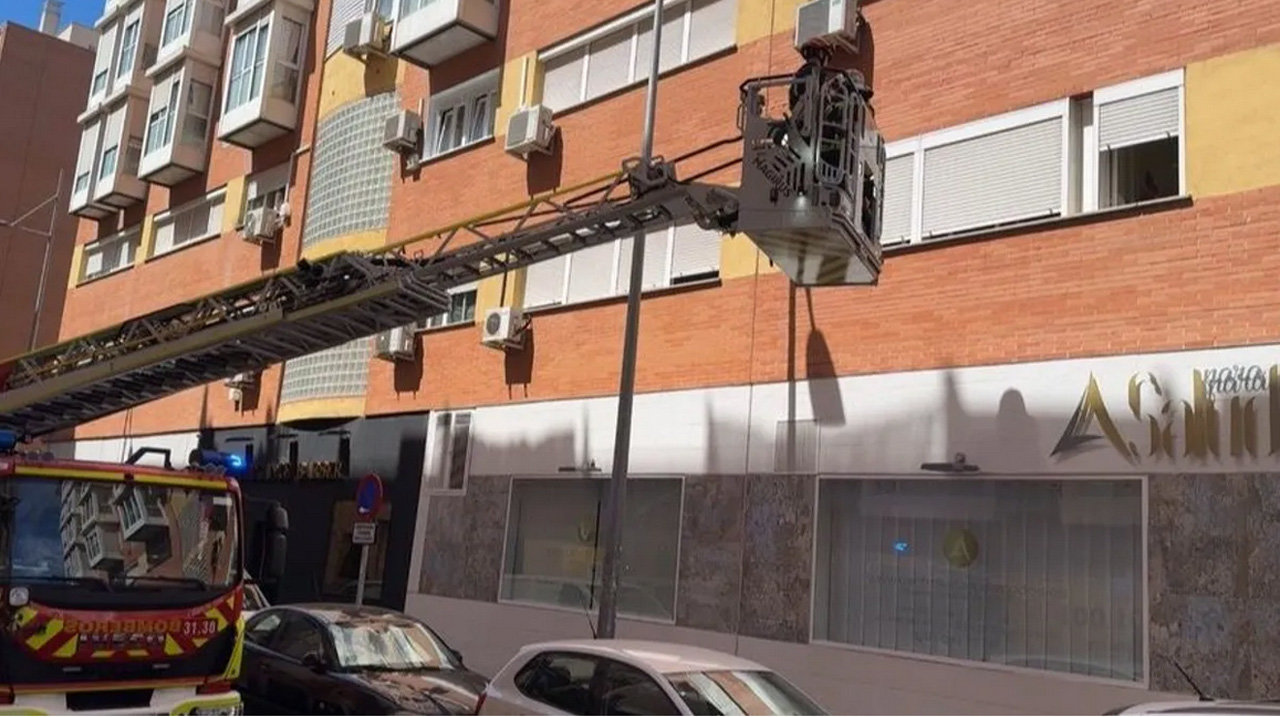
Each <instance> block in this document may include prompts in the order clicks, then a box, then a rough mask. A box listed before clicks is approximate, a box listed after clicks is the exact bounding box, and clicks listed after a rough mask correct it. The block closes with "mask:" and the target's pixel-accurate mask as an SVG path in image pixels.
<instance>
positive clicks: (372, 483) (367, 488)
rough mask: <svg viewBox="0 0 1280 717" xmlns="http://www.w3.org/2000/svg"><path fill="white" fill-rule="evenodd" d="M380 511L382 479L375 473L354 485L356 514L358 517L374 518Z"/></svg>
mask: <svg viewBox="0 0 1280 717" xmlns="http://www.w3.org/2000/svg"><path fill="white" fill-rule="evenodd" d="M380 510H382V479H381V478H379V477H378V474H377V473H370V474H369V475H367V476H365V477H363V478H361V479H360V482H359V483H357V484H356V512H357V513H359V514H360V517H362V518H364V517H370V516H373V517H376V516H377V515H378V511H380Z"/></svg>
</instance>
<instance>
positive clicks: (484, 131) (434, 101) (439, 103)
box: [428, 70, 498, 156]
mask: <svg viewBox="0 0 1280 717" xmlns="http://www.w3.org/2000/svg"><path fill="white" fill-rule="evenodd" d="M497 101H498V71H497V70H493V71H491V72H487V73H485V74H484V75H481V76H480V77H477V78H475V79H473V80H469V81H467V82H465V83H463V84H461V85H458V86H456V87H451V88H449V89H447V90H445V91H443V92H440V93H437V94H435V95H433V96H432V97H431V110H430V111H431V126H430V127H429V128H428V132H429V134H428V136H429V137H431V138H432V143H431V154H432V156H435V155H440V154H444V153H446V152H451V151H453V150H455V149H459V148H461V147H465V146H467V145H471V144H475V143H476V142H482V141H484V140H486V139H488V138H490V137H492V136H493V113H494V107H495V105H496V104H497Z"/></svg>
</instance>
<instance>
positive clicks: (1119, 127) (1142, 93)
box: [1091, 70, 1183, 209]
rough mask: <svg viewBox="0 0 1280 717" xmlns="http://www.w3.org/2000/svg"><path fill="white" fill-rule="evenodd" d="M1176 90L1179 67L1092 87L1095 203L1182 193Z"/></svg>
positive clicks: (1129, 201)
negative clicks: (1173, 69) (1094, 143)
mask: <svg viewBox="0 0 1280 717" xmlns="http://www.w3.org/2000/svg"><path fill="white" fill-rule="evenodd" d="M1182 96H1183V90H1182V71H1181V70H1177V71H1174V72H1169V73H1165V74H1162V75H1157V76H1154V77H1148V78H1142V79H1140V80H1136V81H1133V82H1127V83H1124V84H1121V85H1116V86H1114V87H1108V88H1103V89H1099V90H1096V91H1095V92H1094V93H1093V98H1092V102H1093V113H1094V114H1093V128H1094V131H1095V134H1096V137H1097V155H1096V157H1097V177H1098V181H1097V204H1098V208H1100V209H1105V208H1108V207H1118V206H1124V205H1126V204H1135V203H1137V202H1143V201H1149V200H1152V199H1160V198H1163V197H1174V196H1177V195H1179V194H1181V193H1182V191H1183V190H1182V161H1181V156H1182V142H1181V137H1182V102H1183V99H1182ZM1091 154H1092V153H1091Z"/></svg>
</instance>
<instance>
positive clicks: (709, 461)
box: [471, 346, 1280, 475]
mask: <svg viewBox="0 0 1280 717" xmlns="http://www.w3.org/2000/svg"><path fill="white" fill-rule="evenodd" d="M1233 365H1238V366H1244V367H1251V366H1252V367H1257V368H1256V369H1254V375H1255V377H1257V376H1261V377H1266V376H1267V375H1268V373H1269V371H1270V369H1271V368H1272V367H1273V366H1277V365H1280V346H1259V347H1249V348H1238V349H1217V350H1208V351H1186V352H1177V353H1166V354H1147V355H1128V356H1115V357H1106V358H1099V359H1081V360H1066V361H1047V362H1037V363H1025V364H1013V365H1002V366H988V367H978V368H962V369H955V370H938V371H917V372H910V373H895V374H879V375H872V376H854V377H846V378H840V379H832V380H824V381H818V382H797V383H796V384H794V386H790V385H788V384H785V383H778V384H763V385H757V386H754V387H748V386H737V387H728V388H712V389H699V390H692V391H680V392H670V393H654V394H643V395H639V396H637V397H636V401H635V417H634V427H633V434H632V449H631V470H632V472H634V473H684V474H705V473H712V474H741V473H744V472H746V471H748V470H749V471H751V472H771V471H772V470H773V452H774V435H775V430H776V423H777V421H779V420H784V419H787V418H795V419H801V420H804V419H816V420H817V421H818V423H819V426H820V429H819V433H820V437H819V458H818V467H819V471H820V472H824V473H863V474H868V473H919V472H920V464H921V463H922V462H926V461H931V462H933V461H948V460H950V459H951V458H952V456H953V455H954V454H955V453H956V452H964V453H965V454H966V456H967V458H968V460H969V462H971V463H975V464H977V465H979V466H980V467H981V468H982V469H983V470H984V471H987V472H1004V473H1015V474H1016V473H1029V474H1043V473H1055V474H1066V475H1071V474H1077V475H1078V474H1082V473H1106V474H1125V473H1140V474H1146V473H1152V472H1157V473H1158V472H1182V471H1187V470H1195V471H1200V472H1223V473H1227V472H1238V471H1241V470H1280V453H1278V454H1276V455H1271V454H1270V445H1269V442H1268V430H1269V426H1270V423H1271V418H1270V417H1269V416H1268V395H1267V392H1266V391H1267V386H1266V385H1263V386H1262V387H1261V389H1260V390H1252V391H1251V390H1237V391H1233V392H1230V393H1228V394H1226V395H1223V396H1220V397H1219V398H1217V399H1216V400H1215V401H1214V403H1215V405H1216V406H1217V408H1218V411H1219V415H1220V421H1219V423H1220V427H1219V428H1220V430H1219V434H1220V439H1219V442H1220V446H1221V449H1220V455H1219V456H1218V457H1214V456H1209V457H1207V458H1205V459H1197V458H1195V457H1191V456H1186V455H1184V450H1183V449H1184V447H1185V440H1184V437H1185V433H1186V432H1185V430H1184V429H1185V426H1184V423H1183V416H1182V413H1181V410H1182V406H1183V402H1184V401H1189V400H1190V399H1191V398H1192V376H1193V372H1195V371H1196V370H1203V369H1217V368H1219V367H1225V366H1233ZM1148 373H1149V374H1151V375H1153V376H1154V377H1155V378H1156V379H1157V380H1158V382H1159V384H1160V385H1161V387H1162V389H1163V390H1164V392H1165V395H1164V396H1163V397H1161V396H1160V395H1158V394H1157V393H1156V392H1155V390H1154V389H1152V388H1151V385H1150V384H1149V383H1143V384H1141V385H1140V386H1139V393H1138V396H1139V398H1140V403H1139V414H1140V417H1139V416H1135V415H1134V414H1133V413H1132V412H1131V410H1130V407H1129V382H1130V380H1131V379H1132V378H1134V377H1139V378H1143V377H1145V376H1146V375H1147V374H1148ZM1091 375H1092V376H1093V377H1094V378H1095V379H1096V381H1097V384H1098V388H1099V390H1100V393H1101V396H1102V398H1103V401H1104V403H1105V406H1106V409H1107V411H1108V412H1109V415H1110V417H1111V418H1112V419H1113V420H1114V422H1115V424H1116V427H1117V429H1118V430H1119V432H1120V434H1122V436H1123V439H1124V441H1125V442H1132V443H1133V444H1134V445H1136V447H1137V449H1138V451H1139V453H1140V454H1141V460H1140V461H1138V462H1136V463H1131V462H1129V461H1128V460H1126V458H1125V457H1124V456H1123V455H1122V454H1121V453H1120V452H1118V451H1117V450H1115V449H1114V448H1113V447H1112V446H1111V445H1110V444H1109V443H1108V442H1107V441H1106V440H1104V439H1101V438H1100V439H1098V440H1096V441H1093V442H1092V444H1091V445H1093V446H1094V447H1093V448H1092V449H1091V450H1088V451H1084V452H1081V453H1078V454H1076V455H1071V456H1069V457H1065V458H1062V457H1054V458H1051V457H1050V456H1051V453H1052V452H1053V449H1054V446H1055V445H1056V444H1057V442H1058V440H1059V438H1060V437H1061V436H1062V434H1063V431H1064V430H1065V429H1066V428H1067V425H1068V423H1069V421H1070V419H1071V416H1072V413H1073V412H1074V411H1075V410H1076V408H1077V406H1078V405H1079V404H1080V401H1081V398H1082V396H1083V394H1084V392H1085V388H1086V387H1087V386H1088V385H1089V380H1090V376H1091ZM1264 384H1265V382H1264ZM1254 388H1258V387H1257V386H1255V387H1254ZM1275 390H1276V391H1277V398H1280V385H1277V387H1276V389H1275ZM1233 397H1238V398H1240V399H1241V400H1242V401H1248V400H1249V399H1250V398H1252V399H1254V402H1253V410H1254V413H1255V416H1256V421H1257V431H1256V434H1257V451H1256V453H1257V456H1256V457H1253V456H1248V455H1245V456H1243V457H1240V458H1234V457H1231V456H1230V455H1229V449H1230V440H1229V430H1230V420H1229V419H1230V402H1231V399H1232V398H1233ZM1166 399H1172V401H1173V403H1172V408H1173V413H1171V414H1170V415H1171V416H1172V417H1173V419H1174V422H1173V423H1174V425H1173V433H1174V443H1175V458H1174V459H1170V458H1167V457H1157V458H1150V457H1149V456H1148V448H1149V433H1150V431H1149V428H1148V425H1147V422H1146V421H1147V418H1146V417H1147V416H1148V415H1157V416H1158V415H1160V414H1159V411H1160V408H1161V406H1162V403H1163V401H1164V400H1166ZM616 405H617V402H616V399H613V398H598V399H586V400H566V401H553V402H543V403H525V404H514V405H505V406H491V407H481V408H479V409H477V410H476V413H475V416H474V423H473V431H474V433H475V438H474V445H473V449H472V450H473V456H472V462H471V472H472V473H473V474H476V475H508V474H516V473H519V474H526V475H528V474H544V473H555V472H556V471H557V469H558V468H559V467H560V466H568V465H582V464H583V462H584V461H587V460H594V461H595V462H596V464H597V465H598V466H599V467H600V468H601V469H602V470H603V471H604V472H605V473H607V472H609V471H610V470H611V461H612V456H613V433H614V425H615V421H614V418H615V411H616ZM1162 420H1163V419H1162ZM748 426H750V430H748ZM1089 432H1090V433H1092V434H1097V435H1101V433H1102V432H1101V430H1100V429H1099V427H1098V424H1097V423H1096V422H1094V423H1092V424H1091V425H1090V427H1089ZM748 452H749V453H750V460H749V461H748Z"/></svg>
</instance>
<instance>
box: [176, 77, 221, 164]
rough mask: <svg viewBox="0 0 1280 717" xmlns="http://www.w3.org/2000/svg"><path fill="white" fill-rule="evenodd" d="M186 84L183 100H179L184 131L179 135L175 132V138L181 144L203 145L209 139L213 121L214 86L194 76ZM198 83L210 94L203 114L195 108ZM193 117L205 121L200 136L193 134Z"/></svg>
mask: <svg viewBox="0 0 1280 717" xmlns="http://www.w3.org/2000/svg"><path fill="white" fill-rule="evenodd" d="M184 84H185V85H186V88H185V90H186V91H185V92H183V95H182V100H181V101H180V102H179V110H180V114H181V115H182V133H181V135H177V133H176V132H175V140H176V141H177V142H178V143H179V144H186V145H189V146H199V147H203V146H204V143H205V142H207V141H208V139H209V128H210V126H211V125H212V123H213V92H214V86H213V85H212V84H210V83H208V82H201V81H200V80H197V79H196V78H194V77H192V78H191V79H190V80H188V81H187V82H186V83H184ZM197 85H198V86H200V87H204V88H205V89H206V90H207V92H208V96H207V98H206V100H205V103H206V107H205V110H204V113H203V114H201V113H200V112H198V111H196V109H195V107H196V103H195V94H194V93H195V90H196V87H197ZM193 119H195V120H197V121H200V122H204V132H202V133H201V134H200V136H199V137H196V136H195V135H194V134H193V130H192V128H193V127H195V125H194V124H193V123H192V120H193Z"/></svg>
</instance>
